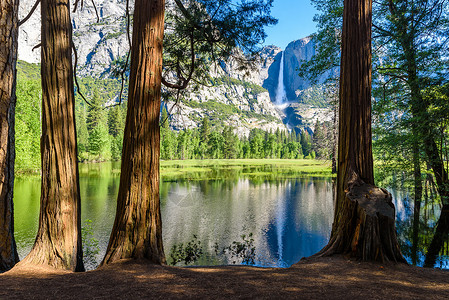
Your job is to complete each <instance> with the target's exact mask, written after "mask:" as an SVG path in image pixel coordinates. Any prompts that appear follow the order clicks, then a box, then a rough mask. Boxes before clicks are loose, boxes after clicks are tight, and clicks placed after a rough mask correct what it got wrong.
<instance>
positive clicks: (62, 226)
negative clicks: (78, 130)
mask: <svg viewBox="0 0 449 300" xmlns="http://www.w3.org/2000/svg"><path fill="white" fill-rule="evenodd" d="M41 17H42V37H41V78H42V137H41V163H42V181H41V199H40V213H39V229H38V233H37V237H36V241H35V243H34V246H33V248H32V250H31V252H30V254H29V255H28V256H27V257H26V258H25V259H24V260H23V261H22V262H21V263H20V264H38V265H48V266H51V267H55V268H58V269H67V270H73V271H83V270H84V266H83V260H82V246H81V220H80V219H81V207H80V195H79V178H78V161H77V145H76V134H75V115H74V112H75V101H74V89H73V69H72V53H71V37H72V25H71V20H70V6H69V0H42V2H41Z"/></svg>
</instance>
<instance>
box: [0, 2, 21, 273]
mask: <svg viewBox="0 0 449 300" xmlns="http://www.w3.org/2000/svg"><path fill="white" fill-rule="evenodd" d="M18 8H19V0H0V272H2V271H7V270H9V269H11V268H12V267H13V266H14V265H15V264H16V263H17V262H18V261H19V255H18V254H17V249H16V242H15V240H14V210H13V187H14V156H15V152H14V115H15V105H16V91H15V90H16V62H17V37H18V25H17V24H18V14H17V13H18Z"/></svg>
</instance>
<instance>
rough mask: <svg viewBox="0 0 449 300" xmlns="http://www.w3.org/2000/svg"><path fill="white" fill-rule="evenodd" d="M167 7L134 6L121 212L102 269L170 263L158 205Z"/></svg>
mask: <svg viewBox="0 0 449 300" xmlns="http://www.w3.org/2000/svg"><path fill="white" fill-rule="evenodd" d="M164 2H165V1H164V0H136V2H135V11H134V21H133V37H132V48H131V69H130V80H129V97H128V112H127V116H126V125H125V134H124V140H123V154H122V165H121V175H120V187H119V193H118V198H117V212H116V216H115V222H114V227H113V229H112V233H111V237H110V239H109V245H108V249H107V251H106V255H105V258H104V260H103V263H102V264H107V263H111V262H114V261H116V260H119V259H123V258H145V259H148V260H149V261H151V262H154V263H157V264H162V263H165V256H164V250H163V246H162V222H161V213H160V204H159V154H160V153H159V151H160V132H159V111H160V104H161V77H162V40H163V33H164V6H165V3H164Z"/></svg>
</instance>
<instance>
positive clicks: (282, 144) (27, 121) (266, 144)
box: [16, 62, 333, 171]
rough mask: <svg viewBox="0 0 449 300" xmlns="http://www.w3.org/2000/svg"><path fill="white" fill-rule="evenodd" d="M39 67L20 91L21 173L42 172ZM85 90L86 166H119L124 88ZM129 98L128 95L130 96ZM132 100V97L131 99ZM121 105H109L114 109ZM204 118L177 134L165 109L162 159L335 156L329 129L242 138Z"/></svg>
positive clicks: (80, 124) (26, 67)
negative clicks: (118, 95) (117, 93)
mask: <svg viewBox="0 0 449 300" xmlns="http://www.w3.org/2000/svg"><path fill="white" fill-rule="evenodd" d="M36 68H37V66H36V65H31V64H26V63H23V62H22V63H21V66H20V72H19V74H18V83H17V84H18V85H17V107H16V169H17V170H18V171H34V170H39V168H40V135H41V86H40V79H39V77H38V74H39V73H38V70H36ZM80 86H81V90H82V91H83V92H84V94H85V95H86V97H87V99H88V101H89V103H87V102H85V101H84V100H82V99H81V97H79V95H78V96H77V97H76V108H75V109H76V126H77V142H78V158H79V160H80V161H110V160H119V159H120V157H121V153H122V142H123V132H124V124H125V117H126V105H125V104H122V105H115V106H112V107H108V108H105V104H106V101H107V100H108V99H111V98H112V97H113V95H114V93H113V91H114V90H116V89H118V87H119V84H118V82H117V81H114V80H109V79H107V80H102V81H100V82H96V80H95V79H87V78H82V79H80ZM125 92H126V91H125ZM125 95H126V94H125ZM113 103H115V101H112V102H111V103H107V104H106V105H111V104H113ZM210 121H211V120H209V118H208V117H204V118H203V119H202V120H201V121H200V122H201V124H200V126H199V127H198V128H196V129H186V130H181V131H174V130H172V129H171V128H170V127H169V124H168V118H167V112H166V111H165V109H164V110H163V111H162V115H161V159H164V160H170V159H232V158H286V159H299V158H320V159H328V158H330V153H331V151H330V150H331V141H332V140H333V139H332V137H331V130H330V126H329V124H328V123H320V122H317V123H316V124H315V134H314V135H313V136H312V135H311V134H309V132H307V131H302V132H301V133H296V132H295V131H291V132H287V131H282V130H276V131H275V132H265V131H263V130H261V129H253V130H251V132H250V134H249V136H248V137H246V136H240V137H239V136H238V135H237V134H236V128H232V127H229V126H223V125H221V126H220V125H219V124H216V126H214V127H212V126H211V125H210Z"/></svg>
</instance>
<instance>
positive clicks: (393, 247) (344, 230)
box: [317, 0, 405, 262]
mask: <svg viewBox="0 0 449 300" xmlns="http://www.w3.org/2000/svg"><path fill="white" fill-rule="evenodd" d="M371 11H372V1H371V0H345V2H344V15H343V32H342V55H341V57H342V58H341V69H340V70H341V71H340V72H341V73H340V113H339V115H340V117H339V144H338V154H339V155H338V176H337V202H336V207H335V218H334V223H333V227H332V233H331V238H330V241H329V243H328V245H327V246H326V247H325V248H324V249H323V250H321V251H320V252H319V253H318V254H317V255H320V256H324V255H331V254H336V253H343V254H349V255H350V256H352V257H355V258H358V259H361V260H364V261H368V260H369V261H382V262H383V261H399V262H405V260H404V258H403V257H402V254H401V252H400V250H399V246H398V243H397V238H396V231H395V223H394V220H395V209H394V205H393V203H392V197H391V194H390V193H388V192H387V191H386V190H384V189H380V188H377V187H375V186H374V175H373V157H372V143H371V14H372V12H371Z"/></svg>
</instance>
